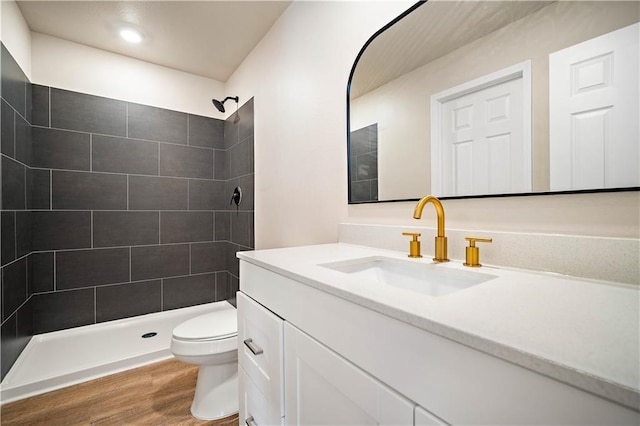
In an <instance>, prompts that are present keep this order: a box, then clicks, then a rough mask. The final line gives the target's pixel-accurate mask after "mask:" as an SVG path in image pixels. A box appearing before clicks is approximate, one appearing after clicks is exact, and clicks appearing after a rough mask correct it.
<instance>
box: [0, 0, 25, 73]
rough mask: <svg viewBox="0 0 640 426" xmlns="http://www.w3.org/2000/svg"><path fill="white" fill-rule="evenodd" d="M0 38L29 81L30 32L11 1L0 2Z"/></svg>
mask: <svg viewBox="0 0 640 426" xmlns="http://www.w3.org/2000/svg"><path fill="white" fill-rule="evenodd" d="M0 37H1V40H2V44H4V45H5V47H6V48H7V50H8V51H9V53H11V56H13V59H15V60H16V62H17V63H18V65H20V68H22V71H23V72H24V73H25V74H26V75H27V78H29V79H31V32H30V31H29V27H28V26H27V23H26V22H25V20H24V18H23V17H22V13H20V9H18V5H17V4H16V3H15V1H13V0H1V1H0Z"/></svg>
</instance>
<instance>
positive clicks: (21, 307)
mask: <svg viewBox="0 0 640 426" xmlns="http://www.w3.org/2000/svg"><path fill="white" fill-rule="evenodd" d="M1 95H2V96H1V97H2V124H1V127H2V144H1V145H2V164H1V166H2V213H1V227H2V238H1V242H2V256H1V258H2V273H1V274H0V279H1V283H2V303H0V305H1V308H2V312H1V314H2V342H1V343H2V377H4V376H5V375H6V373H7V372H8V370H9V369H10V367H11V365H12V364H13V363H14V362H15V360H16V359H17V357H18V356H19V354H20V352H21V351H22V349H23V348H24V346H25V345H26V344H27V342H28V341H29V339H30V337H31V336H32V335H34V334H38V333H44V332H49V331H55V330H60V329H65V328H70V327H77V326H82V325H87V324H93V323H99V322H104V321H109V320H115V319H120V318H126V317H131V316H135V315H142V314H146V313H151V312H158V311H163V310H169V309H176V308H181V307H186V306H192V305H196V304H201V303H207V302H213V301H218V300H225V299H229V300H232V301H233V298H234V295H235V291H236V290H237V288H238V261H237V259H236V258H235V252H236V251H238V250H247V249H251V248H253V247H254V236H253V233H254V232H253V229H254V228H253V218H254V202H253V200H254V196H253V193H254V166H253V164H254V162H253V100H249V101H247V102H246V103H244V105H242V107H240V109H239V111H238V113H237V114H232V115H231V116H230V117H229V118H228V119H227V120H226V121H223V120H217V119H212V118H208V117H202V116H196V115H192V114H186V113H182V112H177V111H171V110H167V109H161V108H155V107H151V106H146V105H140V104H135V103H130V102H124V101H120V100H115V99H108V98H103V97H98V96H92V95H87V94H82V93H77V92H71V91H67V90H61V89H58V88H54V87H45V86H39V85H33V84H31V83H30V82H29V81H28V79H27V78H26V76H25V75H24V73H23V72H22V70H21V69H20V67H19V66H18V64H17V63H16V62H15V60H14V59H13V58H12V57H11V55H10V53H9V52H8V51H7V50H6V49H5V47H4V46H2V92H1ZM212 108H213V105H212ZM236 186H240V187H241V188H242V192H243V200H242V203H241V204H240V206H239V208H238V209H237V210H236V208H235V205H233V206H232V205H231V204H230V199H231V195H232V193H233V189H234V188H235V187H236Z"/></svg>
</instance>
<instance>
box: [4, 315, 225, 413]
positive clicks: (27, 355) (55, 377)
mask: <svg viewBox="0 0 640 426" xmlns="http://www.w3.org/2000/svg"><path fill="white" fill-rule="evenodd" d="M226 304H227V302H216V303H208V304H205V305H199V306H193V307H189V308H182V309H175V310H170V311H165V312H158V313H153V314H148V315H142V316H139V317H134V318H127V319H122V320H116V321H109V322H105V323H100V324H92V325H87V326H84V327H77V328H72V329H69V330H61V331H55V332H51V333H45V334H39V335H36V336H33V338H32V339H31V341H30V342H29V344H27V346H26V348H25V349H24V351H23V352H22V354H21V355H20V357H19V358H18V360H17V361H16V363H15V364H14V365H13V367H12V368H11V370H10V371H9V373H8V374H7V376H6V377H5V378H4V380H3V381H2V384H0V401H1V402H2V404H5V403H8V402H11V401H15V400H18V399H22V398H26V397H29V396H33V395H37V394H40V393H44V392H48V391H51V390H54V389H59V388H62V387H66V386H70V385H73V384H77V383H81V382H85V381H88V380H91V379H95V378H98V377H102V376H105V375H109V374H113V373H117V372H120V371H124V370H128V369H132V368H136V367H139V366H142V365H146V364H150V363H153V362H157V361H161V360H165V359H169V358H172V357H173V355H172V354H171V352H170V350H169V346H170V344H171V335H172V332H173V329H174V328H175V327H176V326H177V325H178V324H180V323H181V322H183V321H185V320H187V319H189V318H192V317H194V316H197V315H202V314H204V313H207V312H211V311H214V310H216V309H220V308H221V307H223V306H225V305H226ZM150 332H155V333H157V334H156V335H155V336H154V337H151V338H142V335H143V334H146V333H150Z"/></svg>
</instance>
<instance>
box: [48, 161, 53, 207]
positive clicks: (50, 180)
mask: <svg viewBox="0 0 640 426" xmlns="http://www.w3.org/2000/svg"><path fill="white" fill-rule="evenodd" d="M49 210H53V170H49Z"/></svg>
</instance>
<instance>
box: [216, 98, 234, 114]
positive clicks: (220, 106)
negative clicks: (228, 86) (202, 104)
mask: <svg viewBox="0 0 640 426" xmlns="http://www.w3.org/2000/svg"><path fill="white" fill-rule="evenodd" d="M229 99H232V100H234V101H236V103H238V100H239V98H238V97H237V96H227V97H226V98H224V100H223V101H222V102H220V101H219V100H217V99H211V102H213V105H214V106H215V107H216V108H217V109H218V111H220V112H224V103H225V102H227V101H228V100H229Z"/></svg>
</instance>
